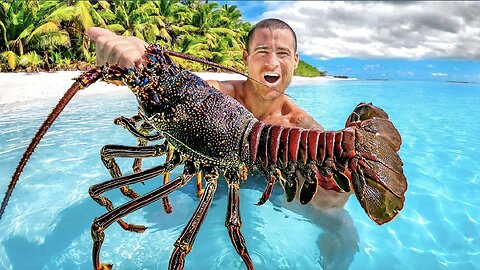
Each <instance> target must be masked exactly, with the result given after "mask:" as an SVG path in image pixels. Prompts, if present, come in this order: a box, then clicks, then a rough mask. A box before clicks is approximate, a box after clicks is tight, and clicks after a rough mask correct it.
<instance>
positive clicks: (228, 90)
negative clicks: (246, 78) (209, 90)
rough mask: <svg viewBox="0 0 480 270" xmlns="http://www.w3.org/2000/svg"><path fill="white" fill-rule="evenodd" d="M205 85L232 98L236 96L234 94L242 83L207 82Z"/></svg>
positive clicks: (233, 81) (235, 81) (234, 81)
mask: <svg viewBox="0 0 480 270" xmlns="http://www.w3.org/2000/svg"><path fill="white" fill-rule="evenodd" d="M207 83H208V84H209V85H210V86H211V87H213V88H215V89H217V90H218V91H220V92H222V93H224V94H227V95H229V96H232V97H236V96H237V95H236V92H237V91H238V89H239V88H241V87H242V85H243V81H241V80H230V81H217V80H207Z"/></svg>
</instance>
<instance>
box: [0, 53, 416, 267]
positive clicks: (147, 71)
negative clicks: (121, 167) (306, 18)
mask: <svg viewBox="0 0 480 270" xmlns="http://www.w3.org/2000/svg"><path fill="white" fill-rule="evenodd" d="M171 54H174V53H173V52H169V51H168V50H166V49H165V48H163V47H160V46H158V45H150V46H149V47H148V48H147V50H146V55H145V56H146V63H145V64H144V66H143V67H134V68H121V67H118V66H116V65H106V66H103V67H96V68H93V69H91V70H89V71H87V72H85V73H83V74H82V75H80V76H79V77H78V78H77V79H76V82H75V83H74V84H73V85H72V87H71V88H70V89H69V90H68V91H67V92H66V93H65V95H64V96H63V97H62V99H61V100H60V101H59V103H58V105H57V106H56V107H55V108H54V110H53V111H52V113H51V114H50V115H49V116H48V117H47V119H46V120H45V122H44V123H43V125H42V126H41V127H40V129H39V131H38V132H37V134H36V135H35V137H34V138H33V140H32V142H31V143H30V145H29V146H28V148H27V149H26V151H25V153H24V155H23V157H22V159H21V161H20V163H19V165H18V166H17V169H16V171H15V172H14V175H13V177H12V180H11V182H10V185H9V187H8V190H7V192H6V195H5V198H4V200H3V202H2V205H1V209H0V218H1V215H3V212H4V210H5V207H6V205H7V202H8V199H9V197H10V196H11V194H12V191H13V189H14V187H15V185H16V183H17V181H18V179H19V176H20V174H21V172H22V170H23V168H24V166H25V164H26V163H27V160H28V159H29V157H30V156H31V154H32V153H33V151H34V149H35V147H36V146H37V145H38V143H39V142H40V140H41V138H42V137H43V135H44V134H45V133H46V132H47V130H48V128H49V127H50V126H51V125H52V123H53V122H54V121H55V119H56V118H57V116H58V115H59V114H60V112H61V111H62V110H63V108H65V106H66V105H67V104H68V102H69V101H70V100H71V98H72V97H73V96H74V95H75V93H77V91H78V90H80V89H83V88H86V87H87V86H89V85H90V84H93V83H95V82H96V81H97V80H99V79H103V80H104V81H106V82H112V83H115V82H119V81H121V82H123V83H124V84H126V85H127V86H128V87H129V88H130V89H131V91H132V92H133V93H134V94H135V96H136V98H137V100H138V104H139V115H138V117H137V118H136V119H135V120H128V119H127V120H125V119H123V124H124V126H125V127H127V128H128V129H129V130H130V132H131V133H132V134H134V135H135V136H137V137H138V138H139V139H142V140H152V141H153V140H156V139H158V138H160V137H162V138H165V140H164V143H163V144H155V145H146V144H145V143H144V144H143V145H139V146H121V145H109V146H105V147H104V149H102V160H103V161H104V163H105V165H106V166H107V168H109V170H110V171H111V174H112V177H113V179H111V180H109V181H106V182H103V183H100V184H97V185H94V186H92V187H90V189H89V193H90V196H91V197H92V198H93V199H94V200H95V201H97V202H98V203H99V204H101V205H103V206H105V207H106V208H107V209H108V212H107V213H105V214H104V215H102V216H100V217H98V218H95V220H94V222H93V224H92V228H91V235H92V239H93V250H92V261H93V267H94V269H96V270H98V269H110V268H111V267H112V265H111V264H101V263H100V249H101V246H102V242H103V240H104V237H105V235H104V232H105V230H106V229H107V228H108V227H109V226H110V225H111V224H112V223H114V222H117V223H119V224H120V225H121V226H122V228H124V229H125V230H129V231H134V232H143V231H144V230H145V229H146V228H145V227H144V226H141V225H134V224H128V223H126V222H124V221H123V220H122V218H123V217H124V216H125V215H128V214H129V213H132V212H134V211H136V210H138V209H140V208H142V207H144V206H146V205H147V204H150V203H152V202H155V201H157V200H160V199H165V198H166V197H167V195H168V194H169V193H171V192H173V191H174V190H176V189H178V188H180V187H181V186H183V185H185V184H187V182H189V180H190V179H191V178H192V177H193V176H195V175H196V174H197V173H199V172H202V173H203V174H204V180H205V183H206V185H205V189H204V192H203V194H202V195H201V198H200V202H199V204H198V207H197V209H196V211H195V212H194V214H193V216H192V217H191V219H190V221H189V222H188V224H187V225H186V227H185V228H184V230H183V232H182V233H181V235H180V237H179V238H178V240H177V241H176V242H175V244H174V250H173V253H172V255H171V258H170V263H169V269H183V266H184V263H185V256H186V254H187V253H188V252H189V251H190V249H191V248H192V245H193V242H194V240H195V237H196V235H197V232H198V230H199V228H200V225H201V224H202V221H203V219H204V218H205V216H206V214H207V211H208V209H209V207H210V205H211V203H212V200H213V197H214V193H215V190H216V188H217V179H218V178H219V176H220V174H223V175H224V177H225V179H226V181H227V184H228V208H227V217H226V223H225V225H226V227H227V228H228V233H229V236H230V238H231V240H232V243H233V245H234V247H235V249H236V251H237V252H238V254H239V255H240V256H241V258H242V259H243V261H244V263H245V265H246V267H247V268H248V269H253V264H252V260H251V259H250V256H249V254H248V251H247V247H246V244H245V240H244V237H243V236H242V233H241V231H240V227H241V224H242V223H241V218H240V212H239V185H240V183H241V180H245V177H246V175H245V171H246V170H245V168H246V169H247V170H249V171H253V170H259V171H260V172H261V173H262V174H263V175H264V176H265V178H266V179H267V185H266V188H265V190H264V192H263V194H262V196H261V198H260V200H259V204H262V203H264V202H265V201H266V200H268V198H269V196H270V193H271V192H272V188H273V186H274V184H275V183H277V182H278V183H280V184H281V185H282V187H283V189H284V191H285V194H286V197H287V200H288V201H291V200H293V199H294V198H295V197H299V199H300V202H301V203H302V204H306V203H308V202H310V201H311V200H312V198H313V197H314V196H315V193H316V191H317V188H319V187H322V188H324V189H327V190H334V191H337V192H352V191H353V192H354V193H355V195H356V197H357V199H358V200H359V202H360V205H361V206H362V207H363V209H364V210H365V212H366V213H367V215H368V216H369V217H370V218H371V219H372V220H373V221H374V222H376V223H377V224H383V223H385V222H388V221H390V220H392V219H393V218H394V217H395V216H396V215H397V214H398V212H399V211H400V210H401V209H402V208H403V204H404V200H405V192H406V189H407V182H406V178H405V175H404V174H403V168H402V165H403V164H402V161H401V159H400V157H399V156H398V154H397V152H398V150H399V149H400V144H401V137H400V134H399V133H398V131H397V130H396V128H395V127H394V125H393V124H392V122H391V121H390V120H389V118H388V115H387V114H386V113H385V112H384V111H383V110H382V109H380V108H377V107H375V106H373V105H372V104H365V103H360V104H359V105H358V106H357V107H356V108H355V110H354V111H353V112H352V114H351V115H350V116H349V117H348V119H347V121H346V124H345V128H344V129H342V130H339V131H327V132H322V131H320V130H315V129H311V130H310V129H301V128H290V127H283V126H278V125H269V124H266V123H263V122H261V121H259V120H258V119H256V118H255V117H254V116H253V115H252V114H251V113H250V112H249V111H248V110H247V109H245V108H244V107H243V106H241V105H240V104H239V103H238V102H237V101H236V100H235V99H233V98H232V97H230V96H228V95H225V94H223V93H220V92H218V91H216V90H215V89H213V88H212V87H210V86H209V85H208V84H207V83H206V82H204V81H203V80H202V79H200V78H199V77H197V76H196V75H195V74H193V73H191V72H189V71H187V70H185V69H183V68H182V67H180V66H178V65H176V64H174V62H173V61H172V60H171V58H170V55H171ZM176 56H178V55H176ZM118 121H120V122H121V119H120V120H118ZM138 123H140V124H142V125H143V127H146V128H140V127H138V125H136V124H138ZM145 130H147V132H145ZM151 130H154V131H156V132H157V133H156V134H153V135H152V134H150V133H149V131H151ZM169 145H172V146H173V149H174V150H173V151H172V152H171V156H170V157H169V158H168V159H167V160H166V162H165V163H164V164H162V165H160V166H156V167H153V168H150V169H146V170H136V172H134V173H133V174H131V175H127V176H122V175H121V174H120V173H117V174H115V172H116V171H117V169H118V168H116V166H118V165H116V163H115V160H114V158H115V157H132V158H136V159H141V158H144V157H152V156H161V155H165V154H166V153H168V152H169V149H170V148H169ZM180 164H183V165H184V168H183V173H181V174H180V175H179V176H178V177H176V178H175V179H173V180H171V181H168V182H167V181H166V182H165V183H164V184H163V185H161V186H160V187H158V188H157V189H155V190H153V191H151V192H149V193H146V194H144V195H138V194H136V193H134V192H133V191H131V190H129V189H128V188H127V187H128V185H131V184H134V183H138V182H143V181H146V180H148V179H151V178H153V177H155V176H159V175H162V174H163V175H165V174H168V172H170V171H171V170H172V169H173V168H175V167H176V166H177V165H180ZM296 173H300V174H301V175H302V176H303V177H304V178H305V181H304V182H303V183H302V184H301V185H300V184H299V182H298V181H297V176H296ZM115 188H122V189H124V190H125V194H126V195H128V196H130V198H131V200H130V201H128V202H127V203H125V204H123V205H121V206H118V207H116V208H115V207H114V206H113V205H112V203H111V202H110V201H109V200H108V199H107V198H106V197H104V196H103V195H102V194H103V193H104V192H106V191H108V190H111V189H115ZM129 191H131V192H130V193H129Z"/></svg>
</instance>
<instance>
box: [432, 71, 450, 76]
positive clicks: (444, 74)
mask: <svg viewBox="0 0 480 270" xmlns="http://www.w3.org/2000/svg"><path fill="white" fill-rule="evenodd" d="M431 74H432V76H435V77H445V76H448V74H447V73H442V72H432V73H431Z"/></svg>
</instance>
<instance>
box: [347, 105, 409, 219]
mask: <svg viewBox="0 0 480 270" xmlns="http://www.w3.org/2000/svg"><path fill="white" fill-rule="evenodd" d="M346 125H347V126H349V127H355V148H356V152H357V155H356V157H355V158H353V159H352V160H351V161H350V164H349V167H350V170H351V171H352V178H351V180H352V185H353V190H354V192H355V195H356V197H357V199H358V200H359V202H360V205H361V206H362V207H363V208H364V210H365V212H366V213H367V215H368V216H369V217H370V218H371V219H372V220H374V221H375V222H376V223H377V224H383V223H385V222H388V221H390V220H392V219H393V218H394V217H395V216H396V215H397V213H398V212H399V211H400V210H401V209H402V208H403V204H404V201H405V192H406V190H407V181H406V178H405V175H404V174H403V168H402V166H403V163H402V160H401V159H400V157H399V156H398V154H397V151H398V150H399V149H400V145H401V142H402V141H401V137H400V134H399V133H398V131H397V129H396V128H395V127H394V126H393V124H392V122H390V120H388V115H387V114H386V113H385V112H384V111H383V110H381V109H379V108H377V107H375V106H373V105H372V104H365V103H360V104H359V105H358V106H357V107H356V108H355V110H354V111H353V113H352V114H351V115H350V117H349V120H347V123H346Z"/></svg>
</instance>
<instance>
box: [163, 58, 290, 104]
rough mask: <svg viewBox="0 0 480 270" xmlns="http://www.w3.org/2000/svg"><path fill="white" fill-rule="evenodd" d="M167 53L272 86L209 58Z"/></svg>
mask: <svg viewBox="0 0 480 270" xmlns="http://www.w3.org/2000/svg"><path fill="white" fill-rule="evenodd" d="M166 51H167V53H168V54H169V55H172V56H176V57H179V58H183V59H187V60H190V61H194V62H198V63H202V64H205V65H209V66H213V67H216V68H220V69H223V70H228V71H230V72H233V73H237V74H240V75H242V76H245V77H247V78H249V79H250V80H252V81H254V82H256V83H258V84H260V85H262V86H265V87H267V88H270V87H269V86H268V85H266V84H264V83H262V82H261V81H259V80H257V79H255V78H252V77H250V76H248V75H247V74H245V73H243V72H241V71H239V70H237V69H234V68H230V67H226V66H222V65H220V64H218V63H215V62H211V61H208V60H205V59H200V58H196V57H193V56H191V55H188V54H183V53H179V52H174V51H170V50H166ZM275 91H276V92H278V93H280V94H283V95H286V96H287V97H289V98H291V99H293V97H292V96H290V95H288V94H286V93H282V92H280V91H278V90H275Z"/></svg>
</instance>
